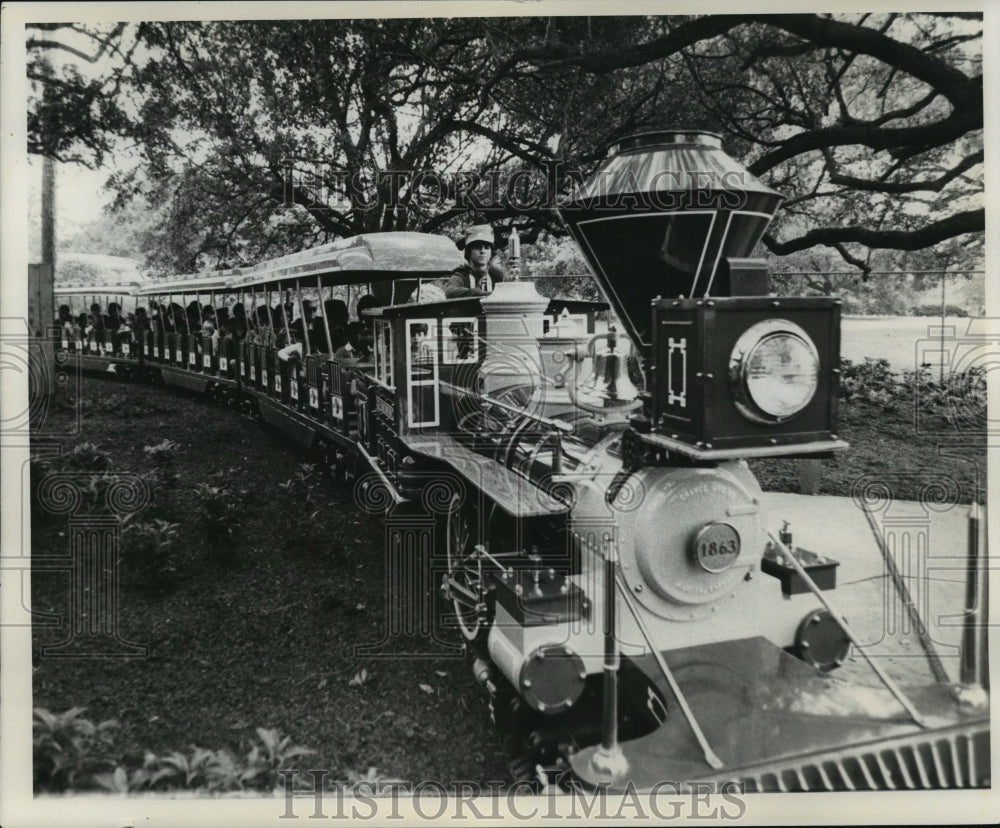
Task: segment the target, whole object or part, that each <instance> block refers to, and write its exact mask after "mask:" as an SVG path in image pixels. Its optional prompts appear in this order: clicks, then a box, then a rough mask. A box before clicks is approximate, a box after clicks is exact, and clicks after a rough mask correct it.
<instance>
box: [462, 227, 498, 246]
mask: <svg viewBox="0 0 1000 828" xmlns="http://www.w3.org/2000/svg"><path fill="white" fill-rule="evenodd" d="M473 242H486V243H487V244H488V245H489V246H490V247H496V243H495V242H494V241H493V228H492V227H490V226H489V225H488V224H477V225H475V226H474V227H472V228H471V229H470V230H469V232H468V233H467V234H466V236H465V240H464V241H463V242H462V249H463V250H464V249H465V248H466V247H468V246H469V245H470V244H472V243H473Z"/></svg>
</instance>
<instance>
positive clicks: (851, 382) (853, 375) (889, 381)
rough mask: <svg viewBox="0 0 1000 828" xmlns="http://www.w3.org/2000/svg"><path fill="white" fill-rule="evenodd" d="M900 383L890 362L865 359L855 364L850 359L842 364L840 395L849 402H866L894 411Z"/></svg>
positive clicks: (844, 360) (870, 358)
mask: <svg viewBox="0 0 1000 828" xmlns="http://www.w3.org/2000/svg"><path fill="white" fill-rule="evenodd" d="M898 390H899V388H898V381H897V378H896V375H895V373H893V371H892V369H891V368H890V367H889V360H887V359H874V358H872V357H865V361H864V362H862V363H860V364H855V363H853V362H852V361H851V360H849V359H843V360H841V362H840V395H841V397H842V398H843V399H844V400H845V401H847V402H866V403H871V404H873V405H877V406H879V407H880V408H885V409H893V408H895V407H896V404H897V403H898V396H897V392H898Z"/></svg>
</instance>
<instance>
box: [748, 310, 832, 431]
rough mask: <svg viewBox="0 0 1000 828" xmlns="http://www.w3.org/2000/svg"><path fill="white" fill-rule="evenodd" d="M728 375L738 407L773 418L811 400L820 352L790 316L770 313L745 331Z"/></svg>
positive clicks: (756, 417) (767, 420) (758, 417)
mask: <svg viewBox="0 0 1000 828" xmlns="http://www.w3.org/2000/svg"><path fill="white" fill-rule="evenodd" d="M729 379H730V382H731V384H732V388H733V392H734V395H735V400H736V406H737V408H738V409H739V411H740V413H741V414H743V416H744V417H746V418H747V419H749V420H753V421H754V422H758V423H764V424H768V425H770V424H773V423H780V422H784V421H785V420H788V419H789V418H791V417H794V416H795V415H796V414H798V413H799V412H800V411H802V409H803V408H805V407H806V406H807V405H809V403H810V401H811V400H812V398H813V397H814V396H815V394H816V387H817V384H818V381H819V352H818V351H817V350H816V346H815V345H814V344H813V341H812V339H810V338H809V335H808V334H807V333H806V332H805V331H804V330H802V328H800V327H799V326H798V325H796V324H795V323H794V322H790V321H789V320H787V319H768V320H766V321H764V322H758V323H757V324H756V325H752V326H751V327H749V328H747V330H746V331H744V333H743V335H742V336H741V337H740V338H739V339H738V340H737V341H736V345H735V346H733V351H732V353H731V354H730V356H729Z"/></svg>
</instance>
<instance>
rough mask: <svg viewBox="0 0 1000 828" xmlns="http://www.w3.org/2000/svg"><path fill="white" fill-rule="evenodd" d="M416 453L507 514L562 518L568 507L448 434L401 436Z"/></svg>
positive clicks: (405, 443)
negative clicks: (445, 467)
mask: <svg viewBox="0 0 1000 828" xmlns="http://www.w3.org/2000/svg"><path fill="white" fill-rule="evenodd" d="M399 439H400V442H401V443H403V445H405V446H406V448H408V449H409V450H410V451H412V452H413V453H414V454H419V455H421V456H423V457H430V458H433V459H435V460H439V461H441V462H443V463H445V464H447V465H448V466H450V467H451V468H452V469H454V470H455V471H456V472H457V473H458V474H460V475H461V476H462V477H463V478H465V479H466V480H467V481H468V482H469V483H470V484H472V485H473V486H475V487H476V488H478V489H482V491H483V493H484V494H485V495H486V496H487V497H488V498H489V499H490V500H492V501H493V502H494V503H496V504H497V505H498V506H499V507H500V508H501V509H503V510H504V511H505V512H507V514H509V515H513V516H517V517H522V518H523V517H537V516H540V515H561V514H564V513H565V512H566V511H567V509H568V507H567V506H566V504H564V503H561V502H559V501H557V500H556V499H555V498H553V497H549V496H548V495H546V494H545V493H544V492H543V491H542V490H541V489H539V488H538V487H537V486H535V485H533V484H532V483H530V482H529V481H527V480H525V479H524V478H523V477H521V476H520V475H518V474H516V473H515V472H512V471H511V470H510V469H507V468H505V467H504V466H501V465H500V464H498V463H497V462H496V461H494V460H493V459H491V458H489V457H486V456H485V455H482V454H477V453H476V452H474V451H473V450H472V449H470V448H468V447H467V446H465V445H463V444H462V443H460V442H458V441H457V440H456V439H454V438H453V437H451V436H449V435H447V434H435V435H434V436H433V437H422V438H421V437H417V436H414V435H412V434H407V435H401V436H400V438H399Z"/></svg>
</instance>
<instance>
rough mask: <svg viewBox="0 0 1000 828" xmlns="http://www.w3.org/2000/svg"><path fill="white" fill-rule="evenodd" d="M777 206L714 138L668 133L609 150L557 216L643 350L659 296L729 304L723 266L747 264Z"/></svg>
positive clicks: (773, 196) (628, 140)
mask: <svg viewBox="0 0 1000 828" xmlns="http://www.w3.org/2000/svg"><path fill="white" fill-rule="evenodd" d="M780 203H781V196H780V195H779V194H778V193H776V192H775V191H774V190H771V189H770V188H768V187H766V186H765V185H764V184H762V183H761V182H760V181H758V180H757V179H756V178H754V177H753V176H752V175H751V174H750V172H748V171H747V169H746V168H745V167H744V166H743V165H741V164H740V163H739V162H738V161H735V160H734V159H733V158H731V157H730V156H728V155H727V154H726V153H725V152H724V151H723V149H722V139H721V138H720V137H719V136H718V135H716V134H715V133H712V132H703V131H700V130H670V131H664V132H649V133H644V134H642V135H634V136H631V137H629V138H625V139H623V140H621V141H620V142H618V143H617V144H615V145H613V146H612V147H611V148H610V150H609V154H608V158H607V160H606V161H605V162H604V163H603V164H602V165H601V167H600V168H599V169H598V170H597V172H595V173H594V175H593V176H592V177H591V178H590V180H588V181H587V182H585V183H584V184H582V185H581V186H580V187H578V188H577V189H576V190H575V191H574V192H573V193H571V194H570V195H569V196H567V197H566V198H565V199H564V200H563V201H562V203H561V204H560V207H559V214H560V216H561V217H562V219H563V221H564V222H565V223H566V225H567V227H568V228H569V230H570V232H571V233H572V234H573V236H574V238H575V239H576V240H577V242H578V243H579V245H580V247H581V249H582V250H583V253H584V255H585V256H586V257H587V260H588V261H589V262H590V266H591V267H592V268H593V270H594V275H595V276H596V277H597V279H598V281H599V282H600V284H601V286H602V287H603V288H604V290H605V292H606V293H607V295H608V298H609V299H610V301H611V303H612V304H613V306H614V308H615V311H616V313H617V314H618V315H619V317H620V318H621V319H622V322H623V324H624V325H625V326H626V328H627V329H628V331H629V333H630V334H631V335H632V337H633V339H634V340H635V341H636V344H637V345H639V346H640V347H642V348H643V349H644V350H645V349H648V347H649V346H650V345H651V335H650V332H649V330H648V329H649V319H650V307H649V306H650V302H651V301H652V300H653V299H654V298H655V297H656V296H664V297H668V296H689V297H691V296H709V295H713V296H726V295H728V294H729V285H728V280H727V278H726V277H725V275H724V274H725V273H726V267H725V260H726V259H728V258H745V257H746V256H748V255H749V254H750V252H751V251H752V250H753V248H754V246H755V245H756V244H757V242H758V241H760V238H761V236H762V235H763V234H764V230H765V229H766V228H767V225H768V224H769V223H770V222H771V219H773V218H774V214H775V213H776V212H777V209H778V205H779V204H780Z"/></svg>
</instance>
